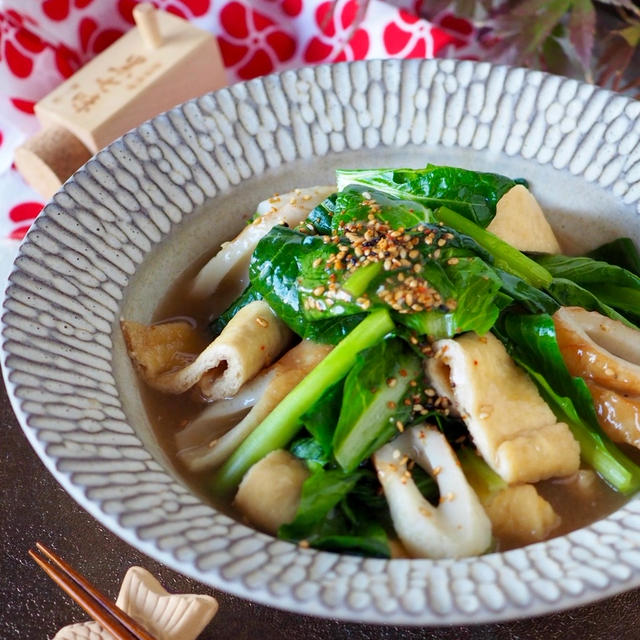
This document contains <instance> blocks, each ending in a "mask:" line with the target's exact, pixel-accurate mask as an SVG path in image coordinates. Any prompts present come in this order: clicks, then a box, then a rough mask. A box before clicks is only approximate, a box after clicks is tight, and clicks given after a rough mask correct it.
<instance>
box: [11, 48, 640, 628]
mask: <svg viewBox="0 0 640 640" xmlns="http://www.w3.org/2000/svg"><path fill="white" fill-rule="evenodd" d="M639 138H640V102H634V101H632V100H630V99H627V98H624V97H621V96H619V95H615V94H612V93H609V92H606V91H601V90H599V89H596V88H594V87H592V86H589V85H586V84H581V83H579V82H576V81H573V80H567V79H562V78H559V77H554V76H550V75H545V74H543V73H538V72H531V71H525V70H522V69H509V68H505V67H494V66H491V65H489V64H475V63H472V62H453V61H435V60H434V61H423V60H412V61H404V62H401V61H384V62H382V61H370V62H356V63H345V64H339V65H335V66H321V67H316V68H306V69H303V70H300V71H292V72H286V73H283V74H281V75H273V76H268V77H265V78H262V79H259V80H253V81H251V82H248V83H246V84H238V85H235V86H233V87H230V88H228V89H224V90H222V91H218V92H217V93H214V94H211V95H207V96H204V97H202V98H199V99H197V100H193V101H191V102H188V103H187V104H185V105H183V106H180V107H177V108H175V109H173V110H172V111H170V112H168V113H166V114H164V115H161V116H158V117H157V118H155V119H153V120H152V121H150V122H148V123H146V124H144V125H142V126H141V127H139V128H138V129H136V130H134V131H132V132H131V133H128V134H126V135H125V136H124V137H123V138H121V139H120V140H118V141H116V142H114V143H113V144H112V145H110V146H109V147H108V148H107V149H105V150H104V151H101V152H100V153H99V154H98V155H97V156H96V157H95V158H94V159H92V160H91V161H90V162H89V163H88V164H87V165H86V166H85V167H83V168H82V169H81V170H80V171H79V172H78V173H76V174H75V176H74V177H73V178H72V179H71V180H69V181H68V182H67V183H66V184H65V185H64V187H63V188H62V189H61V191H60V192H59V193H57V194H56V196H55V197H54V199H53V201H52V202H50V203H49V204H48V205H47V206H46V207H45V209H44V212H43V214H42V215H41V216H40V217H39V218H38V219H37V220H36V222H35V224H34V226H33V228H32V229H31V231H30V232H29V234H28V235H27V238H26V240H25V242H24V244H23V245H22V248H21V250H20V254H19V257H18V258H17V260H16V263H15V268H14V270H13V272H12V274H11V276H10V284H9V287H8V290H7V296H6V300H5V302H4V316H3V323H4V326H3V330H2V333H3V338H4V344H3V347H4V359H3V365H4V374H5V379H6V383H7V387H8V390H9V393H10V395H11V398H12V401H13V406H14V408H15V411H16V413H17V415H18V418H19V420H20V422H21V424H22V426H23V428H24V431H25V433H26V435H27V437H28V438H29V440H30V441H31V443H32V445H33V447H34V448H35V449H36V451H37V452H38V454H39V455H40V457H41V458H42V459H43V461H44V462H45V464H46V465H47V466H48V468H49V470H50V471H51V473H53V474H54V476H55V477H56V478H57V479H58V480H59V481H60V483H61V484H62V485H63V486H64V488H65V489H66V490H67V491H68V492H69V493H70V494H71V495H72V496H73V497H74V498H75V499H76V500H77V501H78V502H79V503H80V504H81V505H82V506H83V507H84V508H85V509H87V511H89V512H90V513H91V514H93V515H94V516H95V517H96V518H97V519H98V520H99V521H100V522H102V523H103V524H104V525H105V526H106V527H108V528H110V529H111V530H112V531H114V532H115V533H117V534H118V535H119V536H120V537H122V538H123V539H124V540H126V541H127V542H128V543H130V544H131V545H133V546H134V547H137V548H138V549H140V550H141V551H143V552H145V553H147V554H148V555H150V556H152V557H153V558H156V559H157V560H159V561H161V562H164V563H165V564H167V565H169V566H170V567H172V568H174V569H176V570H177V571H180V572H182V573H185V574H187V575H189V576H192V577H194V578H196V579H198V580H201V581H202V582H204V583H207V584H209V585H212V586H214V587H217V588H219V589H222V590H224V591H228V592H231V593H234V594H237V595H239V596H242V597H244V598H248V599H251V600H255V601H258V602H261V603H264V604H267V605H271V606H274V607H279V608H283V609H289V610H293V611H297V612H300V613H306V614H313V615H319V616H326V617H334V618H342V619H346V620H354V621H366V622H370V623H394V624H420V625H443V624H459V623H469V622H473V623H478V622H486V621H495V620H504V619H508V618H513V617H524V616H532V615H538V614H542V613H546V612H551V611H555V610H558V609H562V608H567V607H572V606H576V605H579V604H583V603H586V602H589V601H592V600H595V599H598V598H603V597H606V596H610V595H612V594H614V593H617V592H620V591H623V590H625V589H630V588H632V587H637V586H639V585H640V499H638V498H636V499H634V500H632V501H631V502H629V503H628V504H627V505H626V506H625V507H624V508H622V509H620V510H619V511H618V512H616V513H614V514H613V515H611V516H610V517H608V518H606V519H605V520H602V521H600V522H597V523H595V524H593V525H591V526H590V527H587V528H584V529H581V530H579V531H576V532H574V533H572V534H570V535H567V536H564V537H561V538H556V539H554V540H551V541H549V542H544V543H540V544H535V545H532V546H529V547H526V548H524V549H520V550H517V551H509V552H507V553H496V554H489V555H485V556H482V557H479V558H469V559H464V560H458V561H456V560H439V561H430V560H391V561H384V560H372V559H362V558H359V557H354V556H342V555H337V554H332V553H326V552H318V551H314V550H305V549H299V548H297V547H296V546H294V545H292V544H289V543H286V542H282V541H278V540H275V539H274V538H271V537H269V536H267V535H263V534H261V533H256V532H255V531H253V530H251V529H249V528H247V527H246V526H244V525H242V524H239V523H237V522H234V521H233V520H231V519H230V518H228V517H227V516H225V515H222V514H220V513H218V512H216V511H215V510H214V509H213V508H212V507H210V506H209V505H207V504H205V503H204V502H202V501H201V500H200V499H199V498H198V497H196V496H195V495H194V494H193V493H191V492H190V491H189V490H188V489H187V488H186V487H185V485H184V484H183V483H182V482H181V480H180V478H178V477H177V476H176V474H175V472H174V471H173V469H172V467H171V465H170V463H169V461H168V460H167V459H166V457H165V455H164V454H163V452H162V450H161V449H160V448H159V446H158V444H157V442H156V440H155V439H154V436H153V433H152V432H151V429H150V425H149V422H148V420H147V418H146V416H145V413H144V410H143V406H142V402H141V399H140V396H139V393H138V386H137V385H138V383H137V381H136V378H135V375H134V373H133V371H132V368H131V365H130V363H129V360H128V358H127V355H126V352H125V347H124V343H123V339H122V335H121V333H120V330H119V327H118V320H119V319H120V318H121V317H126V318H127V319H129V320H138V321H142V322H145V321H149V320H150V318H151V314H152V312H153V310H154V307H155V305H156V303H157V301H158V300H159V299H160V298H161V297H162V295H163V293H164V292H165V291H166V290H167V288H168V287H169V285H170V283H171V282H172V280H174V279H175V277H176V276H177V274H179V273H180V272H182V271H183V270H184V269H185V268H186V267H187V266H188V265H189V264H190V263H191V262H192V261H193V260H194V259H195V258H196V257H198V256H200V255H201V254H203V253H204V252H207V251H211V250H212V248H213V247H216V246H217V245H219V244H220V242H222V241H224V240H227V239H229V238H231V237H232V236H233V235H234V234H235V233H236V232H237V231H238V230H239V229H240V228H241V227H242V225H243V223H244V221H245V220H246V218H247V216H248V215H249V214H251V213H252V212H253V210H254V209H253V208H254V206H255V204H256V203H257V202H258V201H259V200H261V199H263V198H264V197H265V196H268V195H270V194H272V193H273V192H274V191H280V192H282V191H286V190H290V189H292V188H295V187H298V186H307V185H313V184H318V183H326V182H327V181H329V180H331V177H332V175H333V170H334V169H335V168H336V167H364V166H383V165H395V166H407V165H408V166H420V165H424V164H425V163H426V162H428V161H430V162H434V163H438V164H453V165H461V166H465V167H468V168H475V169H481V170H489V171H497V172H502V173H506V174H509V175H512V176H525V177H527V178H528V179H529V180H530V183H531V187H532V189H533V191H534V193H535V194H536V196H538V198H539V200H540V201H541V203H542V204H543V206H544V207H545V208H546V210H547V212H548V213H549V215H550V217H551V220H552V222H553V226H554V228H555V229H556V231H557V232H558V234H559V236H560V237H561V239H562V240H563V242H564V243H565V245H566V246H567V247H569V248H570V249H571V250H580V249H587V248H590V247H592V246H594V245H596V244H599V243H601V242H604V241H605V240H608V239H611V238H613V237H614V236H616V235H619V234H620V233H624V234H626V235H630V236H631V237H633V238H634V239H635V240H636V241H639V240H640V224H638V214H639V212H640V144H639V143H638V140H639Z"/></svg>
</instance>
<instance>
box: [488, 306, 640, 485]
mask: <svg viewBox="0 0 640 640" xmlns="http://www.w3.org/2000/svg"><path fill="white" fill-rule="evenodd" d="M498 335H499V336H500V337H501V338H502V340H503V341H504V342H505V343H506V346H507V348H508V350H509V352H510V354H511V356H512V357H513V358H514V360H515V361H516V362H517V363H518V364H519V365H520V366H522V367H523V368H524V369H525V370H526V371H527V372H528V373H529V375H530V376H531V377H532V378H533V380H534V381H535V382H536V383H537V384H538V386H539V388H540V390H541V392H542V395H543V396H544V398H545V400H546V401H547V402H548V403H549V405H550V406H551V407H552V408H553V410H554V411H555V412H556V415H558V417H559V418H560V419H561V420H563V421H564V422H566V423H567V424H568V425H569V428H570V429H571V432H572V433H573V435H574V437H575V439H576V440H577V441H578V443H579V445H580V452H581V454H582V457H583V459H584V460H585V461H586V462H587V463H588V464H589V465H591V466H592V467H593V469H594V470H595V471H596V472H597V473H599V474H600V476H602V478H604V480H605V481H606V482H608V483H609V484H610V485H611V486H612V487H614V488H615V489H616V490H618V491H620V492H622V493H624V494H630V493H633V492H634V491H637V490H638V489H639V488H640V467H638V466H637V465H636V464H635V463H634V462H632V461H631V460H630V459H629V458H627V456H625V455H624V454H623V453H622V452H621V451H620V450H619V449H618V448H617V447H616V446H615V445H614V444H613V443H612V442H611V440H610V439H609V438H608V437H607V436H606V435H605V434H604V432H603V431H602V429H601V428H600V425H599V423H598V419H597V416H596V413H595V409H594V407H593V400H592V398H591V394H590V393H589V389H588V388H587V385H586V384H585V382H584V380H582V378H575V377H572V376H571V375H570V373H569V371H568V370H567V367H566V365H565V364H564V360H563V359H562V355H561V353H560V348H559V347H558V343H557V341H556V334H555V328H554V325H553V320H552V319H551V317H550V316H548V315H545V314H539V315H517V314H507V315H506V316H505V317H504V318H502V323H501V326H500V327H499V332H498Z"/></svg>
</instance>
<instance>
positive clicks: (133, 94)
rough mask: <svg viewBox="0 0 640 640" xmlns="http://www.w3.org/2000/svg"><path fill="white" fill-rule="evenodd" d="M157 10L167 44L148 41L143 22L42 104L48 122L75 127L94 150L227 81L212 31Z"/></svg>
mask: <svg viewBox="0 0 640 640" xmlns="http://www.w3.org/2000/svg"><path fill="white" fill-rule="evenodd" d="M154 13H155V18H156V21H157V33H158V34H159V37H160V39H161V41H160V44H159V45H158V46H156V48H150V47H149V46H148V45H147V44H146V42H148V41H149V31H148V25H147V24H145V30H144V33H145V34H146V36H145V37H146V38H147V40H145V37H143V35H142V30H141V29H140V28H135V29H131V31H129V32H128V33H126V34H124V35H123V36H122V37H121V38H120V39H118V40H116V42H114V43H113V44H112V45H111V46H110V47H109V48H108V49H106V50H105V51H104V52H103V53H101V54H100V55H99V56H97V57H96V58H94V59H93V60H91V61H90V62H89V63H87V64H86V65H85V66H84V67H82V68H81V69H80V70H79V71H78V72H77V73H76V74H74V75H73V76H72V77H71V78H69V79H68V80H67V81H66V82H64V83H63V84H62V85H60V86H59V87H57V88H56V89H54V90H53V91H52V92H51V93H50V94H49V95H48V96H46V97H45V98H43V99H42V100H40V102H38V103H37V104H36V106H35V112H36V115H37V116H38V118H39V120H40V122H41V123H42V125H43V126H44V127H47V126H52V125H59V126H62V127H65V128H67V129H69V131H71V132H72V133H73V134H74V135H75V136H76V137H78V138H79V139H80V140H81V141H82V142H83V143H84V144H85V145H86V147H87V148H88V149H90V150H91V151H92V152H93V153H95V152H97V151H98V150H99V149H101V148H102V147H104V146H106V145H107V144H109V143H110V142H112V141H113V140H115V139H116V138H117V137H118V136H120V135H122V134H123V133H125V132H126V131H128V130H129V129H131V128H133V127H135V126H137V125H138V124H140V123H141V122H144V121H145V120H148V119H149V118H151V117H153V116H154V115H156V114H158V113H161V112H162V111H166V110H167V109H170V108H171V107H173V106H175V105H176V104H179V103H181V102H184V101H185V100H188V99H189V98H193V97H195V96H199V95H202V94H203V93H207V92H208V91H213V90H214V89H218V88H220V87H222V86H224V85H225V84H226V76H225V72H224V67H223V65H222V60H221V57H220V52H219V50H218V46H217V43H216V40H215V38H214V37H213V36H212V34H210V33H208V32H207V31H203V30H201V29H198V28H196V27H194V26H193V25H191V24H189V23H188V22H187V21H185V20H183V19H181V18H178V17H177V16H174V15H172V14H170V13H166V12H164V11H155V12H154ZM151 37H153V36H151Z"/></svg>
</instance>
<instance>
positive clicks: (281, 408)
mask: <svg viewBox="0 0 640 640" xmlns="http://www.w3.org/2000/svg"><path fill="white" fill-rule="evenodd" d="M393 328H394V325H393V322H392V320H391V317H390V316H389V313H388V312H387V311H386V310H384V309H379V310H377V311H374V312H373V313H371V314H369V315H368V316H367V317H366V318H365V319H364V320H363V321H362V322H361V323H360V324H359V325H358V326H357V327H356V328H355V329H353V331H352V332H351V333H350V334H349V335H347V337H346V338H344V339H343V340H341V341H340V342H339V343H338V345H336V347H335V348H334V349H333V350H332V351H331V352H330V353H329V354H328V355H327V356H326V357H325V358H324V360H322V361H321V362H320V363H319V364H318V365H317V366H316V367H315V368H314V369H313V370H312V371H311V372H310V373H309V374H308V375H307V376H306V377H305V378H304V379H303V380H302V382H300V383H299V384H298V385H297V386H296V387H295V388H294V389H293V390H292V391H291V392H290V393H289V394H288V395H287V396H286V397H285V398H284V399H283V400H282V401H281V402H280V404H278V406H277V407H276V408H275V409H274V410H273V411H272V412H271V413H270V414H269V415H268V416H267V417H266V418H265V420H263V421H262V422H261V423H260V424H259V425H258V427H257V428H256V429H255V430H254V431H253V432H252V433H251V434H250V435H249V436H248V437H247V439H246V440H244V442H243V443H242V444H241V445H240V446H239V447H238V448H237V449H236V450H235V451H234V453H233V454H232V455H231V457H230V458H229V459H228V460H227V461H226V462H225V464H224V465H223V466H222V467H221V468H220V469H219V471H218V472H217V474H216V477H215V479H214V483H213V490H214V492H215V493H218V494H226V493H228V492H230V491H232V490H233V489H234V487H236V486H237V485H238V483H239V482H240V480H241V479H242V476H243V475H244V474H245V473H246V471H247V470H248V469H249V467H251V465H253V464H254V463H256V462H257V461H258V460H260V459H261V458H264V456H266V455H267V454H268V453H269V452H270V451H273V450H274V449H279V448H282V447H286V445H287V444H288V443H289V441H290V440H291V439H292V438H293V437H294V436H295V435H296V433H298V431H299V430H300V426H301V423H300V418H301V416H302V415H304V414H305V413H306V412H307V411H308V410H309V409H310V408H311V407H313V405H314V403H315V402H316V401H317V400H318V399H319V398H320V397H321V396H322V395H323V394H324V393H325V392H326V391H327V389H329V388H330V387H331V386H333V385H334V384H336V383H337V382H338V381H340V380H341V379H342V378H343V377H344V376H345V375H346V374H347V373H348V371H349V370H350V369H351V367H352V366H353V365H354V363H355V360H356V356H357V354H358V353H359V352H360V351H362V350H363V349H366V348H368V347H371V346H373V345H375V344H377V343H378V342H380V340H382V338H383V337H384V336H385V335H386V334H387V333H389V332H390V331H392V330H393Z"/></svg>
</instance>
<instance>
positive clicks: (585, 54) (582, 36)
mask: <svg viewBox="0 0 640 640" xmlns="http://www.w3.org/2000/svg"><path fill="white" fill-rule="evenodd" d="M572 5H573V6H572V7H571V14H570V16H569V40H570V41H571V44H572V45H573V47H574V49H575V51H576V53H577V54H578V58H579V60H580V62H581V63H582V67H583V68H584V69H585V70H587V71H589V70H590V69H591V54H592V52H593V40H594V34H595V31H596V10H595V7H594V6H593V3H592V2H591V0H572Z"/></svg>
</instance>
